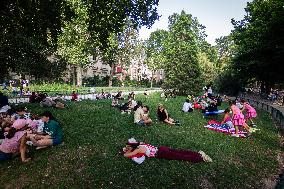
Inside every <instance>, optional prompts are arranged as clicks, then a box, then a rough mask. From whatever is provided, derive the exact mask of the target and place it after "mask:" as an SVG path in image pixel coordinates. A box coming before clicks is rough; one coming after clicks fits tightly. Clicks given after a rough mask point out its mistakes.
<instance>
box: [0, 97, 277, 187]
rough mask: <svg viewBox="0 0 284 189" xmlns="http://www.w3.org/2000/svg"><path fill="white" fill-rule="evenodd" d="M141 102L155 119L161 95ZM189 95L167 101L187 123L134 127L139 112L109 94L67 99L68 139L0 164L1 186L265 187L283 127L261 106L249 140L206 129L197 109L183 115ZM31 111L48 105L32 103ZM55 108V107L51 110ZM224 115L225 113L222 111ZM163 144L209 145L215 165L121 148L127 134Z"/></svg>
mask: <svg viewBox="0 0 284 189" xmlns="http://www.w3.org/2000/svg"><path fill="white" fill-rule="evenodd" d="M137 98H138V99H140V100H143V102H144V104H147V105H149V106H150V109H151V117H152V119H153V120H155V119H156V108H157V104H158V103H160V102H162V101H161V99H160V98H159V95H154V94H153V95H151V98H149V99H145V98H144V97H142V96H139V95H138V97H137ZM184 99H185V98H184V97H177V98H176V99H170V100H169V101H167V102H163V103H164V104H165V105H166V108H167V110H168V112H169V113H170V114H171V115H172V117H173V118H176V119H178V120H180V122H181V123H182V125H181V126H180V127H178V126H168V125H165V124H162V123H154V124H153V125H152V126H150V127H142V126H137V125H134V123H133V115H128V114H123V115H121V114H120V113H119V111H118V110H117V109H114V108H111V107H110V103H111V102H110V100H101V101H83V102H75V103H73V102H72V103H71V102H70V103H69V109H66V110H55V109H50V110H51V111H52V112H53V113H54V115H56V117H57V119H58V120H59V121H60V122H61V123H62V127H63V129H64V133H65V139H64V144H63V145H60V146H56V147H53V148H49V149H44V150H40V151H35V150H33V151H32V152H31V155H32V157H33V160H32V161H31V162H29V163H27V164H22V163H21V162H20V161H19V158H16V159H14V160H12V161H9V162H4V163H2V164H1V166H0V188H16V187H18V188H22V187H27V188H63V187H66V188H137V189H141V188H151V189H152V188H172V189H176V188H202V187H203V188H206V187H207V188H208V187H209V188H210V187H213V188H261V187H262V183H261V181H262V179H264V178H268V177H270V176H271V175H274V174H277V166H278V164H277V161H276V156H277V153H278V152H279V151H280V150H281V148H280V146H279V144H278V138H277V129H276V128H275V126H274V125H273V121H272V120H271V118H270V116H269V115H268V114H267V113H265V112H262V111H258V117H257V120H256V123H257V125H258V128H260V129H261V131H259V132H258V133H255V134H253V135H252V136H251V137H250V138H234V137H231V136H228V135H225V134H222V133H217V132H214V131H210V130H207V129H205V128H203V126H204V125H205V124H206V122H207V121H208V120H206V119H204V118H203V117H202V114H201V113H200V112H199V111H194V112H193V113H182V112H181V110H180V109H181V106H182V104H183V101H184ZM27 107H28V109H30V110H31V111H32V112H33V113H41V112H42V111H43V110H42V109H40V108H39V107H38V106H35V105H27ZM48 110H49V109H48ZM218 119H221V117H218ZM131 137H134V138H136V139H137V140H141V141H144V142H148V143H150V144H153V145H156V146H160V145H164V146H170V147H173V148H181V149H191V150H195V151H199V150H203V151H204V152H206V153H207V154H208V155H210V156H211V157H212V159H213V163H198V164H193V163H190V162H185V161H168V160H161V159H154V158H152V159H147V160H146V161H145V162H144V163H143V164H141V165H138V164H135V163H134V162H132V161H131V160H130V159H127V158H124V157H122V156H121V155H119V154H118V151H119V149H121V148H122V147H123V146H124V145H125V143H126V141H127V139H128V138H131Z"/></svg>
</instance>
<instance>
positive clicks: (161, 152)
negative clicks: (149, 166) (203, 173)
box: [157, 146, 203, 163]
mask: <svg viewBox="0 0 284 189" xmlns="http://www.w3.org/2000/svg"><path fill="white" fill-rule="evenodd" d="M157 158H163V159H169V160H184V161H190V162H194V163H198V162H203V158H202V156H201V154H199V153H198V152H193V151H188V150H176V149H171V148H169V147H166V146H162V147H159V149H158V152H157Z"/></svg>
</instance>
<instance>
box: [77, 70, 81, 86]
mask: <svg viewBox="0 0 284 189" xmlns="http://www.w3.org/2000/svg"><path fill="white" fill-rule="evenodd" d="M77 86H78V87H81V86H82V68H81V66H80V65H78V66H77Z"/></svg>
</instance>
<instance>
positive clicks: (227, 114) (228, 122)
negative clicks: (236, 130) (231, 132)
mask: <svg viewBox="0 0 284 189" xmlns="http://www.w3.org/2000/svg"><path fill="white" fill-rule="evenodd" d="M224 113H225V115H224V117H223V120H222V121H221V124H226V126H227V127H228V128H232V127H234V125H233V122H232V119H231V116H230V109H229V108H227V109H226V110H225V111H224Z"/></svg>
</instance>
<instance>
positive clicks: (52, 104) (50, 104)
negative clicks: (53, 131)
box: [40, 97, 67, 109]
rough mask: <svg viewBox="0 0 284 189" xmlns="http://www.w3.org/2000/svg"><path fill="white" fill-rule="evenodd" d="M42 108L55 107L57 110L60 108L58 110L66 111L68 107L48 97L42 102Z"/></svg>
mask: <svg viewBox="0 0 284 189" xmlns="http://www.w3.org/2000/svg"><path fill="white" fill-rule="evenodd" d="M40 106H41V107H55V108H58V109H64V108H66V107H67V106H66V105H65V104H63V103H62V102H59V101H57V102H56V101H54V100H52V99H51V98H50V97H46V98H45V99H43V100H42V101H41V102H40Z"/></svg>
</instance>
